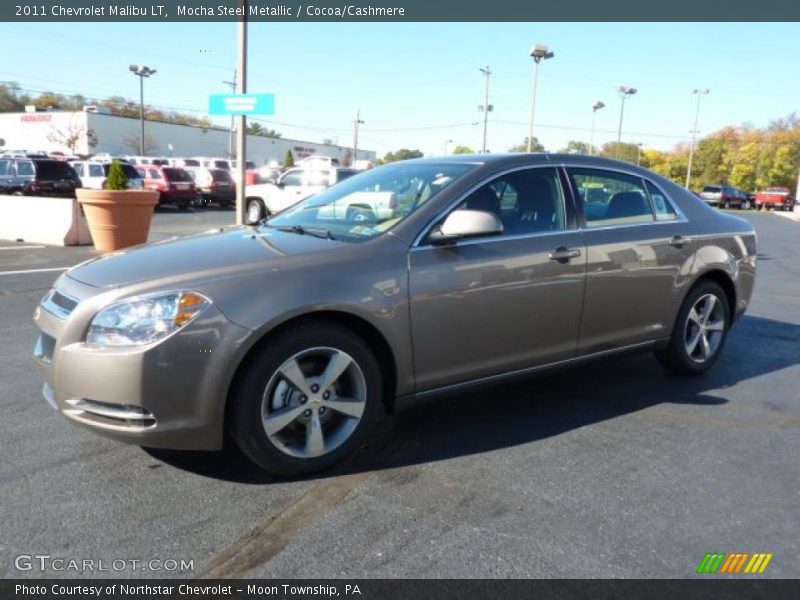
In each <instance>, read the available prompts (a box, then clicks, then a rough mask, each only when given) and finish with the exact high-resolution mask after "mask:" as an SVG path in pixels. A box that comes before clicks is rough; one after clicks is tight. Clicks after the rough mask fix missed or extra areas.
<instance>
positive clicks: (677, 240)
mask: <svg viewBox="0 0 800 600" xmlns="http://www.w3.org/2000/svg"><path fill="white" fill-rule="evenodd" d="M691 241H692V240H691V239H690V238H685V237H683V236H682V235H676V236H675V237H673V238H672V239H671V240H670V241H669V245H670V246H675V247H676V248H683V246H684V245H686V244H688V243H689V242H691Z"/></svg>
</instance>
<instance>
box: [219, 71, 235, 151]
mask: <svg viewBox="0 0 800 600" xmlns="http://www.w3.org/2000/svg"><path fill="white" fill-rule="evenodd" d="M222 83H224V84H225V85H229V86H230V87H231V93H232V94H235V93H236V69H234V70H233V81H223V82H222ZM233 119H234V116H233V115H231V129H230V132H229V133H228V158H233V129H234V127H233Z"/></svg>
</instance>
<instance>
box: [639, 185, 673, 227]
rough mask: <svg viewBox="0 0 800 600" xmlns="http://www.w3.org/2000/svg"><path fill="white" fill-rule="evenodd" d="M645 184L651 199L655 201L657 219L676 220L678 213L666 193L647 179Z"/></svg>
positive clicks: (654, 209)
mask: <svg viewBox="0 0 800 600" xmlns="http://www.w3.org/2000/svg"><path fill="white" fill-rule="evenodd" d="M645 185H646V186H647V193H648V194H650V201H651V202H652V203H653V211H654V212H655V213H656V221H674V220H675V219H677V218H678V215H677V214H676V213H675V209H674V208H672V204H670V201H669V200H667V197H666V196H665V195H664V193H663V192H662V191H661V190H659V189H658V188H657V187H656V186H654V185H653V184H652V183H650V182H649V181H645Z"/></svg>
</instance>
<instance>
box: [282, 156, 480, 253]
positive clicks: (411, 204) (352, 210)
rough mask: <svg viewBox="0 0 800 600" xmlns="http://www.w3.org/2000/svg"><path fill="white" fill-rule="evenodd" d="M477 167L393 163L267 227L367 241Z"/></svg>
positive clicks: (308, 202) (288, 212)
mask: <svg viewBox="0 0 800 600" xmlns="http://www.w3.org/2000/svg"><path fill="white" fill-rule="evenodd" d="M473 167H474V165H470V164H436V163H416V164H415V163H412V164H402V163H398V164H393V165H387V166H384V167H380V168H377V169H373V170H371V171H366V172H364V173H361V174H359V175H356V176H354V177H350V178H348V179H347V180H346V181H343V182H342V183H339V184H337V185H334V186H332V187H330V188H328V189H327V190H324V191H323V192H320V193H319V194H317V195H316V196H312V197H311V198H308V199H307V200H304V201H302V202H300V203H299V204H297V205H295V206H293V207H291V208H289V209H287V210H285V211H284V212H282V213H280V214H279V215H277V216H275V217H273V218H272V219H270V220H269V221H268V222H267V225H268V226H269V227H280V228H300V229H301V230H302V229H308V230H309V231H315V230H316V231H319V230H322V231H324V232H326V233H329V234H330V236H331V237H333V238H334V239H337V240H343V241H346V242H363V241H366V240H368V239H371V238H374V237H376V236H378V235H380V234H382V233H383V232H385V231H388V230H389V229H391V228H392V227H394V226H395V225H396V224H397V223H399V222H400V221H402V220H403V219H404V218H406V217H407V216H408V215H410V214H411V213H412V212H414V211H415V210H416V209H417V208H419V207H420V206H422V204H424V203H425V202H427V201H429V200H430V199H431V198H433V197H434V196H436V194H438V193H439V192H441V191H442V190H443V189H444V188H446V187H447V186H448V185H450V184H451V183H452V182H453V181H455V180H456V179H458V178H459V177H461V176H463V175H464V174H465V173H466V172H467V171H469V170H470V169H472V168H473Z"/></svg>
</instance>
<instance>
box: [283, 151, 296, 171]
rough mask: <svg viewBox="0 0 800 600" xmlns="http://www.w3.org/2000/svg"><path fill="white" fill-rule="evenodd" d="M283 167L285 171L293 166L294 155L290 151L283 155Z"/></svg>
mask: <svg viewBox="0 0 800 600" xmlns="http://www.w3.org/2000/svg"><path fill="white" fill-rule="evenodd" d="M283 166H284V167H286V168H287V169H288V168H289V167H293V166H294V155H293V154H292V151H291V150H287V151H286V154H284V155H283Z"/></svg>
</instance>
